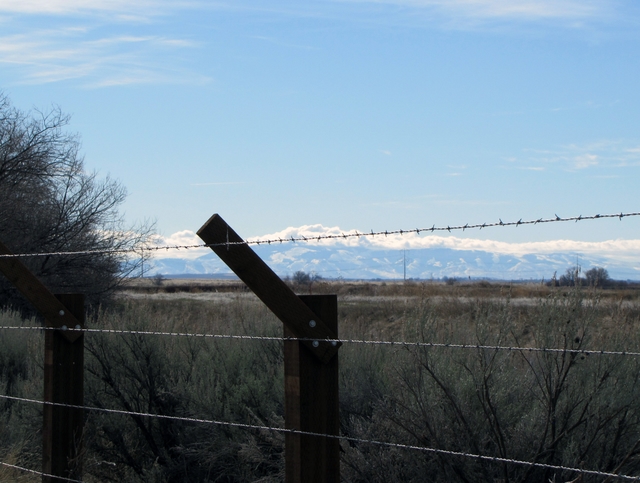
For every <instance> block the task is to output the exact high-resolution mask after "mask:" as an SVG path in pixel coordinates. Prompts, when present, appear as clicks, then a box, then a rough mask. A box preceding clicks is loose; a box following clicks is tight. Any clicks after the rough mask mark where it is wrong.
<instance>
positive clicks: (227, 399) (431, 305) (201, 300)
mask: <svg viewBox="0 0 640 483" xmlns="http://www.w3.org/2000/svg"><path fill="white" fill-rule="evenodd" d="M296 289H297V290H298V291H299V292H300V293H309V291H311V292H312V293H327V292H334V293H337V294H338V295H339V335H340V337H341V338H343V339H358V340H362V339H365V340H369V341H376V340H377V341H412V342H421V343H427V344H428V343H437V344H439V343H442V344H467V345H470V346H474V345H482V346H500V347H511V348H512V350H504V349H498V348H493V349H488V348H475V347H467V348H456V347H433V346H429V345H423V346H408V347H402V346H383V345H377V344H363V343H355V342H352V343H349V342H345V344H344V345H343V347H342V348H341V349H340V355H339V357H340V378H341V381H340V407H341V433H342V434H343V435H344V436H348V437H354V438H361V439H367V440H378V441H386V442H395V443H403V444H409V445H417V446H423V447H429V448H437V449H442V450H450V451H457V452H461V453H469V454H475V455H479V454H480V455H488V456H495V457H501V458H509V459H515V460H522V461H529V462H537V463H541V464H547V465H562V466H567V467H572V468H583V469H589V470H599V471H606V472H615V473H620V474H626V475H634V476H636V475H640V358H639V357H636V356H631V355H609V354H596V353H593V352H588V351H600V350H606V351H627V352H629V351H639V350H640V331H639V329H640V303H639V299H638V296H639V295H640V292H639V291H637V290H634V289H629V288H627V289H625V290H613V289H612V290H592V289H586V288H551V287H546V286H542V285H540V284H537V285H525V284H497V283H496V284H488V283H479V284H462V283H461V284H456V285H453V286H451V285H446V284H441V283H415V282H410V283H383V282H375V283H373V282H357V283H356V282H322V283H317V284H313V285H312V286H311V287H309V286H305V287H296ZM0 317H1V318H2V325H5V326H8V325H16V324H27V325H33V324H37V322H36V321H33V320H31V321H20V320H19V318H18V317H17V315H16V314H14V313H11V312H5V313H3V314H2V315H1V316H0ZM90 325H91V326H92V327H97V328H115V329H136V330H148V331H173V332H191V333H209V334H235V335H262V336H276V337H278V336H280V335H281V334H282V328H281V324H280V322H279V321H277V320H276V319H275V318H274V317H273V315H272V314H270V313H269V311H268V310H267V309H266V308H265V307H264V306H263V305H262V304H261V303H260V302H259V301H258V300H257V299H256V298H255V296H253V295H252V294H251V293H249V292H247V290H246V289H245V288H244V287H243V286H242V284H240V283H235V282H230V281H211V280H209V281H202V282H201V281H194V280H189V281H188V283H186V281H183V280H179V281H172V280H167V281H163V282H162V284H160V285H154V283H153V282H152V281H149V280H143V281H137V282H135V283H133V284H132V285H131V286H130V287H128V288H127V290H125V291H123V292H121V293H120V294H119V295H118V297H117V298H116V300H115V302H114V303H113V305H112V306H110V307H108V308H105V309H103V310H101V311H99V313H96V314H94V317H93V319H92V320H91V322H90ZM2 336H3V337H2V339H1V340H0V385H1V387H2V391H3V393H4V394H10V395H18V396H21V397H29V398H34V399H40V398H41V397H42V389H41V388H42V369H41V368H42V334H41V333H40V332H39V331H38V332H34V331H18V330H14V331H5V332H3V333H2ZM518 347H519V348H523V349H524V350H514V349H515V348H518ZM86 348H87V356H86V358H87V360H86V367H87V372H86V382H85V386H86V389H85V392H86V397H85V401H86V404H87V405H88V406H93V407H106V408H116V409H124V410H129V411H140V412H145V413H147V412H148V413H153V414H165V415H178V416H188V417H193V418H201V419H210V420H212V419H213V420H219V421H230V422H239V423H248V424H255V425H259V426H268V425H272V426H282V424H283V421H282V418H283V396H284V394H283V366H282V364H283V359H282V358H283V355H282V341H265V340H254V341H246V340H222V339H215V340H214V339H204V338H201V337H198V338H196V337H170V336H162V335H154V336H143V335H139V334H138V335H134V334H88V335H87V340H86ZM527 348H554V349H559V351H557V352H539V351H528V350H526V349H527ZM580 351H584V352H580ZM40 418H41V408H40V406H38V405H29V404H25V403H18V402H12V401H6V400H5V401H2V402H1V405H0V436H1V437H2V438H1V439H0V441H1V443H0V452H1V456H2V457H3V461H13V462H16V463H19V464H21V465H23V466H27V467H30V468H36V469H37V468H39V464H40V463H39V451H40V450H39V437H40V434H39V432H40V430H41V419H40ZM283 444H284V438H283V437H282V435H281V434H280V433H275V432H271V431H264V430H250V431H249V430H242V429H239V428H230V427H225V426H217V425H206V424H205V425H203V424H195V423H188V422H180V421H160V420H157V419H153V418H140V417H133V416H122V415H107V414H102V413H96V412H90V411H88V413H87V429H86V456H85V480H86V481H87V482H97V481H132V482H207V481H211V482H213V481H224V482H245V481H246V482H248V481H262V482H266V481H274V482H275V481H282V478H283V460H282V457H283ZM341 447H342V453H341V454H342V475H343V481H347V482H377V481H380V482H382V481H385V482H390V481H415V482H423V481H434V482H449V481H460V482H476V481H486V482H506V481H509V482H540V481H545V482H546V481H556V482H560V481H570V480H572V479H575V478H576V477H577V476H578V474H577V473H576V472H572V471H561V470H553V469H549V468H546V469H545V468H537V467H531V466H525V465H517V464H508V463H496V462H491V461H485V460H478V459H474V458H471V457H460V456H451V455H444V454H438V453H431V452H421V451H416V450H402V449H399V448H389V447H384V446H379V445H371V444H365V443H355V442H348V441H343V442H342V443H341ZM2 472H4V473H2ZM18 476H20V477H21V478H22V481H36V479H37V478H36V477H33V476H29V475H19V474H17V473H11V472H7V470H4V469H3V470H0V481H19V480H17V478H18ZM580 481H582V482H596V481H605V478H602V477H597V476H589V475H583V476H582V480H580Z"/></svg>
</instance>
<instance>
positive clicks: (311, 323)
mask: <svg viewBox="0 0 640 483" xmlns="http://www.w3.org/2000/svg"><path fill="white" fill-rule="evenodd" d="M315 326H316V321H315V320H310V321H309V327H311V328H313V327H315Z"/></svg>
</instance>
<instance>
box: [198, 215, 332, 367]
mask: <svg viewBox="0 0 640 483" xmlns="http://www.w3.org/2000/svg"><path fill="white" fill-rule="evenodd" d="M198 236H199V237H200V238H201V239H202V240H203V241H204V242H205V243H206V244H207V245H209V247H210V248H211V249H212V250H213V251H214V252H215V253H216V254H217V255H218V256H219V257H220V258H221V259H222V261H223V262H224V263H226V264H227V266H228V267H229V268H230V269H231V270H233V272H234V273H235V274H236V275H237V276H238V278H240V280H242V281H243V282H244V283H245V284H246V285H247V287H249V288H250V289H251V290H252V291H253V293H255V294H256V295H257V296H258V298H259V299H260V300H262V302H264V304H265V305H266V306H267V307H269V309H270V310H271V311H272V312H273V313H274V314H275V315H276V317H278V318H279V319H280V320H281V321H282V322H283V324H284V325H285V327H287V329H289V330H290V331H291V333H292V334H293V335H294V336H295V337H298V338H301V339H308V340H303V341H300V342H301V343H303V344H304V345H305V346H306V347H307V348H308V349H309V350H310V351H311V353H312V354H313V355H314V356H315V357H317V358H318V359H320V360H321V361H323V362H328V361H329V360H331V358H332V357H333V356H334V355H335V354H336V353H337V351H338V347H340V343H339V342H337V341H336V339H337V336H336V333H335V331H333V330H331V329H330V328H329V327H327V325H326V324H325V323H324V322H323V321H322V320H321V319H320V318H319V317H318V316H317V315H316V314H314V313H313V311H312V310H311V309H310V308H309V307H307V305H305V303H304V302H302V300H300V299H299V298H298V296H297V295H296V294H295V293H293V291H292V290H291V289H290V288H289V287H288V286H287V284H286V283H284V282H283V281H282V280H281V279H280V277H278V276H277V275H276V274H275V273H274V272H273V270H271V269H270V268H269V267H268V266H267V264H266V263H265V262H264V261H262V259H261V258H260V257H259V256H258V255H257V254H256V253H255V252H254V251H253V250H252V249H251V248H250V247H249V245H247V244H246V242H245V241H244V240H243V239H242V238H240V236H239V235H238V234H237V233H236V232H235V231H233V229H232V228H231V227H230V226H229V225H227V223H226V222H225V221H224V220H223V219H222V218H221V217H220V216H219V215H217V214H216V215H213V216H212V217H211V218H209V220H208V221H207V222H206V223H205V224H204V225H203V226H202V228H200V230H198Z"/></svg>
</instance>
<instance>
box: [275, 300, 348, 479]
mask: <svg viewBox="0 0 640 483" xmlns="http://www.w3.org/2000/svg"><path fill="white" fill-rule="evenodd" d="M300 299H301V300H302V301H303V302H304V303H305V304H306V305H307V306H308V307H309V308H310V309H311V310H312V311H313V312H314V313H315V314H317V315H318V317H320V318H321V319H322V320H323V321H324V323H325V324H326V325H327V327H328V328H329V329H330V330H331V331H333V332H334V333H335V334H336V336H337V334H338V299H337V296H336V295H303V296H300ZM284 335H285V337H295V335H294V334H293V332H292V331H291V330H290V329H289V328H287V326H285V327H284ZM284 387H285V427H286V428H287V429H297V430H301V431H309V432H313V433H322V434H331V435H336V436H337V435H338V434H339V430H340V419H339V406H338V355H337V354H336V355H334V356H333V357H332V358H331V360H330V361H328V362H326V363H323V362H322V361H320V360H319V359H318V358H317V357H315V356H314V354H313V353H312V352H311V351H310V350H309V349H308V348H307V347H306V346H305V345H304V344H303V343H301V342H298V341H295V340H291V341H285V343H284ZM339 481H340V441H339V440H338V439H336V438H323V437H319V436H305V435H301V434H292V433H286V434H285V482H286V483H330V482H331V483H332V482H339Z"/></svg>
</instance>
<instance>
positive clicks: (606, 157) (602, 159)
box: [506, 141, 640, 171]
mask: <svg viewBox="0 0 640 483" xmlns="http://www.w3.org/2000/svg"><path fill="white" fill-rule="evenodd" d="M506 161H508V162H509V163H513V164H515V165H516V166H517V167H518V168H519V169H525V170H534V171H544V170H547V169H550V168H552V167H556V168H559V169H562V170H565V171H581V170H587V169H593V168H627V167H636V166H640V148H639V147H638V145H637V144H635V143H633V144H630V143H628V142H623V141H599V142H594V143H587V144H580V145H579V144H568V145H565V146H560V147H558V148H556V149H547V150H542V149H528V150H525V154H524V155H523V156H522V157H509V158H506ZM518 165H521V166H518ZM522 165H523V166H522Z"/></svg>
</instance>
